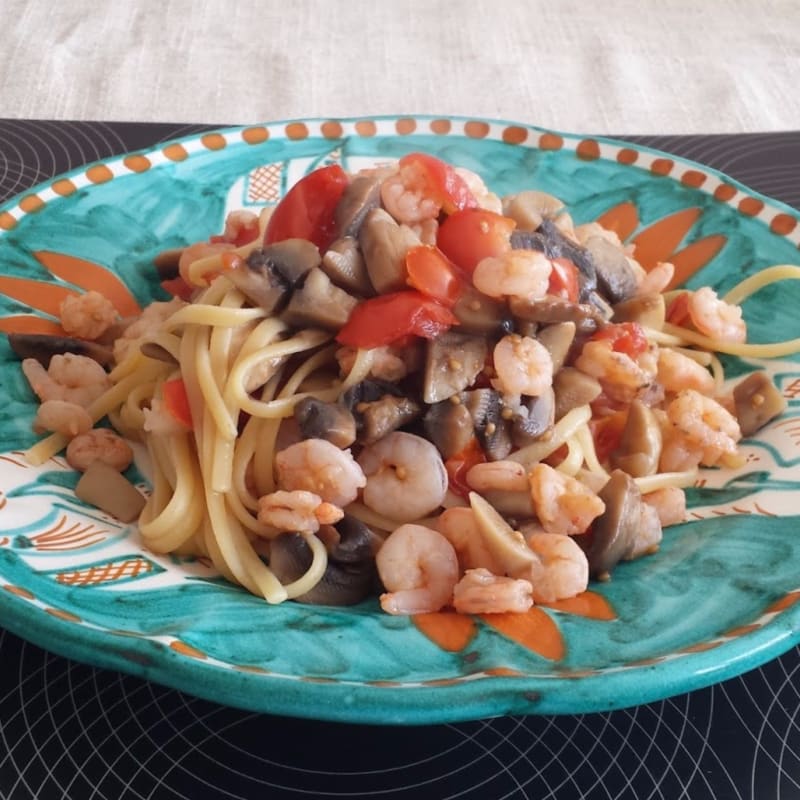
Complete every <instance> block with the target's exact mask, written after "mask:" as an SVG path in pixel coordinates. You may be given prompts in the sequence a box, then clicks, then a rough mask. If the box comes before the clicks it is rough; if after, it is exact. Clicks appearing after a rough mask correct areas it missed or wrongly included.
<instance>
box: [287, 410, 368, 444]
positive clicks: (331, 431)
mask: <svg viewBox="0 0 800 800" xmlns="http://www.w3.org/2000/svg"><path fill="white" fill-rule="evenodd" d="M294 418H295V419H296V420H297V423H298V425H299V427H300V433H301V434H302V435H303V438H304V439H326V440H327V441H329V442H331V443H332V444H335V445H336V446H337V447H341V448H342V449H344V448H345V447H350V445H351V444H353V442H354V441H355V440H356V420H355V417H354V416H353V415H352V413H351V412H350V410H349V409H348V408H346V407H345V406H344V405H342V404H341V403H323V402H322V401H321V400H317V399H316V398H314V397H305V398H303V399H302V400H301V401H300V402H299V403H298V404H297V405H296V406H295V407H294Z"/></svg>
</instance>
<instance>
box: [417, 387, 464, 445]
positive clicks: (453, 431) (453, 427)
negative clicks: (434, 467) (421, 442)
mask: <svg viewBox="0 0 800 800" xmlns="http://www.w3.org/2000/svg"><path fill="white" fill-rule="evenodd" d="M454 399H458V398H450V399H449V400H442V401H441V402H440V403H434V404H433V405H431V406H430V407H429V408H428V411H427V412H426V414H425V417H424V418H423V420H422V424H423V425H424V427H425V434H426V435H427V437H428V438H429V439H430V440H431V441H432V442H433V443H434V444H435V445H436V448H437V450H438V451H439V452H440V453H441V454H442V456H443V457H444V458H452V457H453V456H455V455H457V454H458V453H461V452H462V451H463V450H464V448H465V447H466V446H467V445H468V444H469V443H470V441H471V440H472V437H473V436H474V435H475V423H474V422H473V420H472V414H470V413H469V411H468V410H467V407H466V406H465V405H464V404H463V403H462V402H461V401H460V399H459V400H458V402H457V403H456V402H453V400H454Z"/></svg>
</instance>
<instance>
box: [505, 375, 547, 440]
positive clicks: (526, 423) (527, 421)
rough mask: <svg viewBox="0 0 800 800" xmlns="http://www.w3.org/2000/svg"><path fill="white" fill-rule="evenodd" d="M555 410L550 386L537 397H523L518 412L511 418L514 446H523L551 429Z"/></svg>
mask: <svg viewBox="0 0 800 800" xmlns="http://www.w3.org/2000/svg"><path fill="white" fill-rule="evenodd" d="M524 412H527V413H524ZM555 412H556V397H555V392H554V391H553V388H552V387H550V386H548V387H547V389H546V390H545V391H544V392H542V394H540V395H539V396H538V397H523V398H522V408H521V409H520V412H518V413H516V414H515V415H514V416H513V417H512V418H511V441H512V443H513V444H514V447H525V446H526V445H529V444H531V443H532V442H535V441H536V440H537V439H541V438H542V437H543V436H545V435H546V434H547V433H548V432H549V431H551V430H552V429H553V423H554V422H555Z"/></svg>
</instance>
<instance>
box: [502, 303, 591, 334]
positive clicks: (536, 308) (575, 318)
mask: <svg viewBox="0 0 800 800" xmlns="http://www.w3.org/2000/svg"><path fill="white" fill-rule="evenodd" d="M509 308H510V309H511V313H512V314H513V315H514V317H515V321H518V320H521V321H522V322H539V323H541V324H543V325H552V324H554V323H557V322H572V323H573V324H574V325H575V329H576V331H577V332H579V333H594V331H596V330H597V328H598V327H600V326H601V325H603V324H604V323H605V322H606V317H605V315H604V313H603V312H602V311H601V310H600V309H598V308H597V306H595V305H592V304H591V303H573V302H572V301H571V300H567V299H566V298H564V297H556V296H555V295H549V294H548V295H545V297H542V298H539V299H528V298H521V297H514V298H511V299H510V300H509Z"/></svg>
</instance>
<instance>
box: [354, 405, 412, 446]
mask: <svg viewBox="0 0 800 800" xmlns="http://www.w3.org/2000/svg"><path fill="white" fill-rule="evenodd" d="M357 410H358V413H359V415H360V416H361V426H360V429H359V434H358V440H359V442H361V443H362V444H372V443H373V442H377V441H378V440H379V439H383V437H384V436H386V435H387V434H390V433H391V432H392V431H396V430H398V429H399V428H402V427H403V426H404V425H408V423H409V422H413V421H414V420H415V419H416V418H417V417H418V416H419V415H420V414H421V413H422V409H421V408H420V405H419V403H415V402H414V401H413V400H412V399H411V398H409V397H396V396H395V395H391V394H386V395H384V396H383V397H381V398H380V399H378V400H373V401H372V402H371V403H360V404H359V406H358V409H357Z"/></svg>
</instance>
